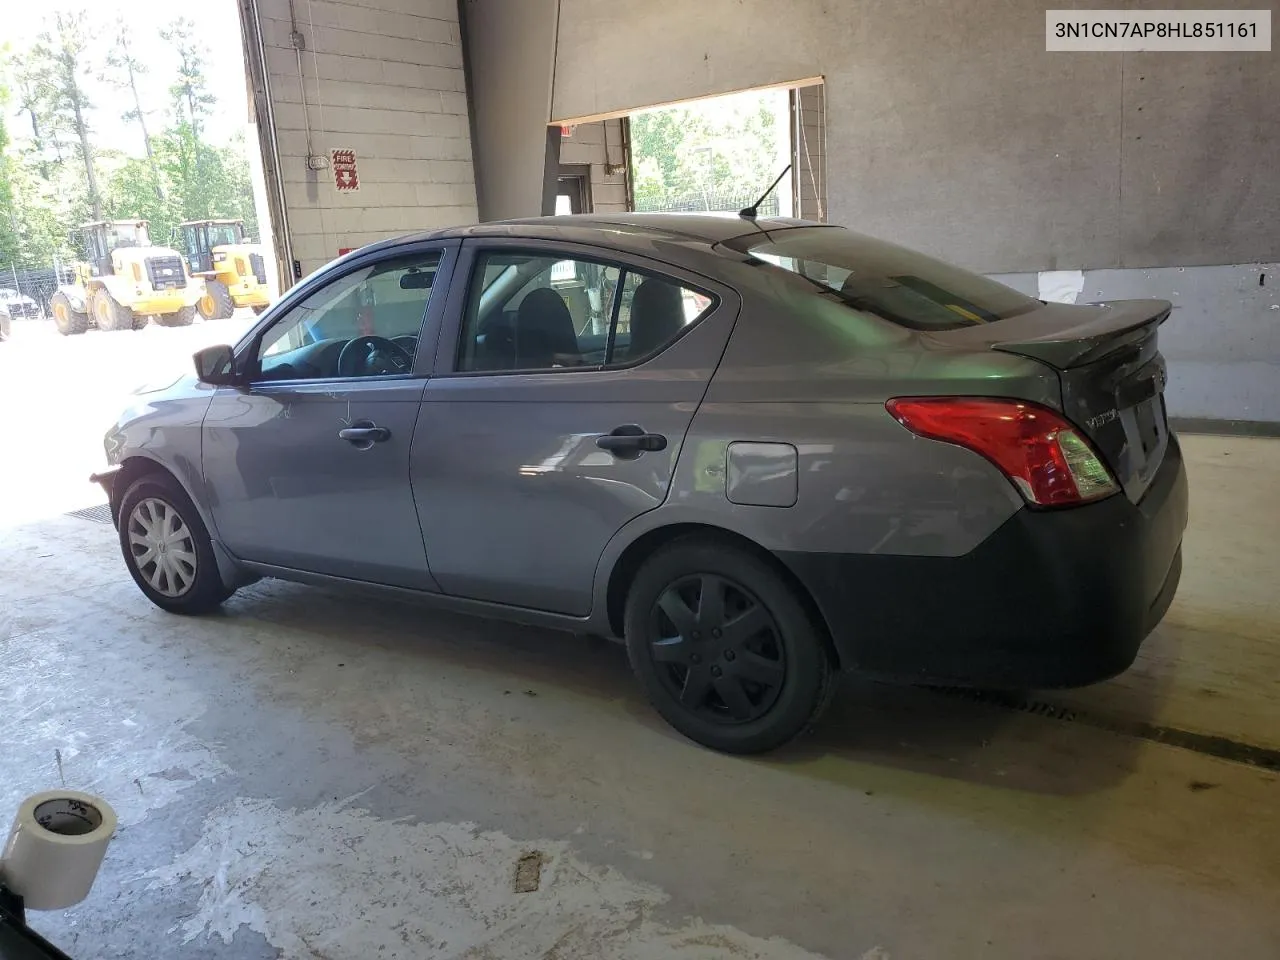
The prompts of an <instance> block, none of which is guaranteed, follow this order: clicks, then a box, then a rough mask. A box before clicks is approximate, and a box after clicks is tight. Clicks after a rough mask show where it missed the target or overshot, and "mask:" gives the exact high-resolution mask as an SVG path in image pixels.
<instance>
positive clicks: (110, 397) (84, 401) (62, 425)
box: [0, 310, 255, 525]
mask: <svg viewBox="0 0 1280 960" xmlns="http://www.w3.org/2000/svg"><path fill="white" fill-rule="evenodd" d="M254 319H255V317H254V315H253V313H252V312H251V311H248V310H239V311H237V312H236V314H235V315H233V316H231V317H229V318H227V319H225V320H214V321H207V322H206V321H202V320H199V319H197V320H196V322H195V323H194V324H192V325H191V326H189V327H161V326H157V325H156V324H155V323H154V322H152V323H150V324H148V325H147V326H146V327H144V328H143V329H141V330H132V331H114V332H110V333H103V332H100V331H97V330H90V331H89V332H87V333H85V334H82V335H80V336H73V337H64V336H61V335H60V334H59V333H58V332H57V329H56V328H55V327H54V325H53V323H52V321H49V320H21V321H14V323H13V334H12V336H11V337H10V339H9V340H8V341H7V342H5V343H0V417H2V418H3V423H4V424H5V430H4V431H3V435H2V436H3V440H2V441H0V442H2V443H3V448H0V464H3V465H4V467H3V469H0V525H3V524H6V523H10V524H11V523H16V522H20V521H23V520H28V519H34V518H38V517H45V516H49V515H50V514H55V513H61V512H64V511H67V510H72V509H76V508H78V507H83V506H86V505H88V504H94V503H100V502H102V500H103V496H102V491H101V490H100V489H98V488H97V487H96V486H94V485H93V484H91V483H90V482H89V475H90V474H91V473H93V472H94V471H95V470H98V469H100V468H101V467H102V466H104V465H105V463H106V461H105V460H104V459H103V450H102V437H103V434H105V433H106V431H107V428H108V427H110V426H111V424H113V423H114V422H115V418H116V416H117V415H118V414H119V413H120V412H121V410H123V409H124V407H125V406H126V404H127V401H128V397H129V394H130V393H131V392H132V391H133V390H135V389H137V388H138V387H140V386H144V385H146V384H149V383H156V384H159V383H167V382H171V381H172V379H173V377H174V375H175V374H176V373H178V372H179V371H183V372H185V371H189V370H191V368H192V367H191V355H192V354H193V353H194V352H195V351H197V350H199V349H200V348H201V347H205V346H209V345H210V344H216V343H234V342H235V341H236V340H237V339H238V338H239V337H240V335H241V334H242V333H243V332H244V331H245V330H246V329H248V328H249V327H250V326H251V325H252V323H253V321H254Z"/></svg>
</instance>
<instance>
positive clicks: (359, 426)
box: [338, 420, 391, 450]
mask: <svg viewBox="0 0 1280 960" xmlns="http://www.w3.org/2000/svg"><path fill="white" fill-rule="evenodd" d="M338 439H339V440H346V441H347V442H348V443H350V444H352V445H354V446H357V447H359V448H360V449H361V450H368V449H369V448H370V447H371V446H373V445H374V444H375V443H382V442H383V441H384V440H390V439H391V431H390V430H388V429H387V428H386V427H380V426H378V425H377V424H375V423H374V422H373V421H372V420H357V421H356V422H355V423H353V424H352V425H351V426H349V427H343V428H342V429H341V430H339V431H338Z"/></svg>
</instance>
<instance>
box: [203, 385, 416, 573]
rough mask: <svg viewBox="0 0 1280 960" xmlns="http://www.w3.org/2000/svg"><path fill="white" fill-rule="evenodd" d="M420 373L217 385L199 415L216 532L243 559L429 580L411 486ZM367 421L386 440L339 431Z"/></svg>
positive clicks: (325, 570) (313, 569)
mask: <svg viewBox="0 0 1280 960" xmlns="http://www.w3.org/2000/svg"><path fill="white" fill-rule="evenodd" d="M422 389H423V381H422V380H416V379H408V380H370V381H368V382H363V383H361V382H356V381H348V382H345V383H336V382H320V383H297V382H294V383H289V384H270V383H268V384H259V385H256V386H254V387H253V388H252V389H251V390H249V391H247V392H244V391H239V390H235V389H231V388H223V389H220V390H219V391H218V392H217V394H216V395H215V397H214V399H213V403H212V405H211V406H210V408H209V412H208V414H207V415H206V417H205V432H204V466H205V478H206V482H207V483H208V485H209V487H210V489H211V490H213V491H214V492H215V494H216V497H215V500H214V503H213V507H212V510H213V517H214V523H215V524H216V525H217V528H218V536H219V538H220V539H221V540H222V542H223V543H225V544H226V546H227V547H228V549H230V550H231V552H232V553H234V554H235V555H236V556H238V557H242V558H243V559H245V560H255V561H257V562H259V563H270V564H276V565H278V566H284V567H293V568H297V569H303V570H311V571H315V572H317V573H327V574H331V575H333V576H340V577H351V578H354V579H357V580H373V581H377V582H381V583H388V584H392V585H395V586H404V587H419V588H425V589H434V587H435V584H434V581H432V579H431V575H430V573H429V572H428V569H427V559H426V552H425V551H424V550H423V546H422V532H421V530H420V529H419V527H418V522H417V514H416V510H415V509H414V503H413V492H412V490H411V488H410V484H409V449H410V441H411V440H412V438H413V430H414V422H415V420H416V419H417V414H418V405H419V401H420V399H421V397H422ZM362 422H369V423H372V424H373V425H376V426H378V427H383V428H386V429H387V430H389V431H390V436H389V437H388V438H387V439H386V440H385V441H383V442H378V443H371V444H365V443H360V444H355V443H352V442H350V441H347V440H343V439H341V438H340V437H339V436H338V432H339V431H340V430H342V429H344V428H345V427H347V426H351V425H353V424H355V425H359V424H361V423H362Z"/></svg>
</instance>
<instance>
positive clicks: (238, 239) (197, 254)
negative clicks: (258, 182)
mask: <svg viewBox="0 0 1280 960" xmlns="http://www.w3.org/2000/svg"><path fill="white" fill-rule="evenodd" d="M177 233H178V245H179V247H180V249H181V250H182V252H183V253H184V254H185V255H186V258H187V265H188V267H189V268H190V271H191V275H192V276H193V277H200V278H201V279H202V280H204V286H205V293H204V296H203V297H201V298H200V301H199V302H198V303H197V304H196V308H197V309H198V310H199V311H200V316H202V317H204V318H205V319H206V320H221V319H222V318H223V317H229V316H231V312H232V311H233V310H235V308H236V307H252V308H253V312H254V313H262V311H264V310H266V309H267V306H268V305H269V304H270V303H271V296H270V294H269V292H268V290H267V263H266V259H265V258H264V257H263V254H262V247H261V246H259V245H258V244H256V243H252V242H251V241H249V240H248V239H246V237H245V233H244V221H243V220H189V221H187V222H186V223H182V224H179V225H178V230H177Z"/></svg>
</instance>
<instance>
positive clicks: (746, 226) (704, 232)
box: [365, 213, 827, 252]
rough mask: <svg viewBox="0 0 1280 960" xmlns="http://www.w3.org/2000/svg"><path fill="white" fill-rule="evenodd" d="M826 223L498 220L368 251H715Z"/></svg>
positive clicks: (603, 217)
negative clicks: (517, 246) (544, 244)
mask: <svg viewBox="0 0 1280 960" xmlns="http://www.w3.org/2000/svg"><path fill="white" fill-rule="evenodd" d="M823 226H827V225H826V224H821V223H815V222H813V221H809V220H795V219H792V218H790V217H759V218H757V219H748V218H746V217H742V216H738V215H736V214H714V213H579V214H572V215H570V216H558V217H529V218H527V219H522V220H495V221H491V222H489V223H478V224H472V225H469V226H461V227H449V228H446V229H443V230H430V231H424V232H422V233H414V234H409V235H407V236H403V237H397V238H395V239H393V240H382V241H379V242H377V243H374V244H371V245H370V246H368V247H366V248H365V250H366V251H368V250H372V249H378V248H388V247H395V246H399V245H400V244H406V243H414V242H418V241H422V240H441V239H449V238H473V237H516V238H522V239H529V240H564V241H569V242H573V243H585V244H591V245H595V246H602V247H608V248H611V249H615V250H624V251H625V250H631V251H633V252H642V251H643V250H645V249H646V248H647V247H649V245H650V244H652V242H653V241H654V240H669V241H673V242H680V243H692V244H694V245H699V244H704V245H706V246H707V247H713V246H715V245H716V244H718V243H722V242H724V241H726V240H732V239H734V238H736V237H741V236H746V235H747V234H752V233H765V232H766V231H773V230H786V229H790V228H793V227H823Z"/></svg>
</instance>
